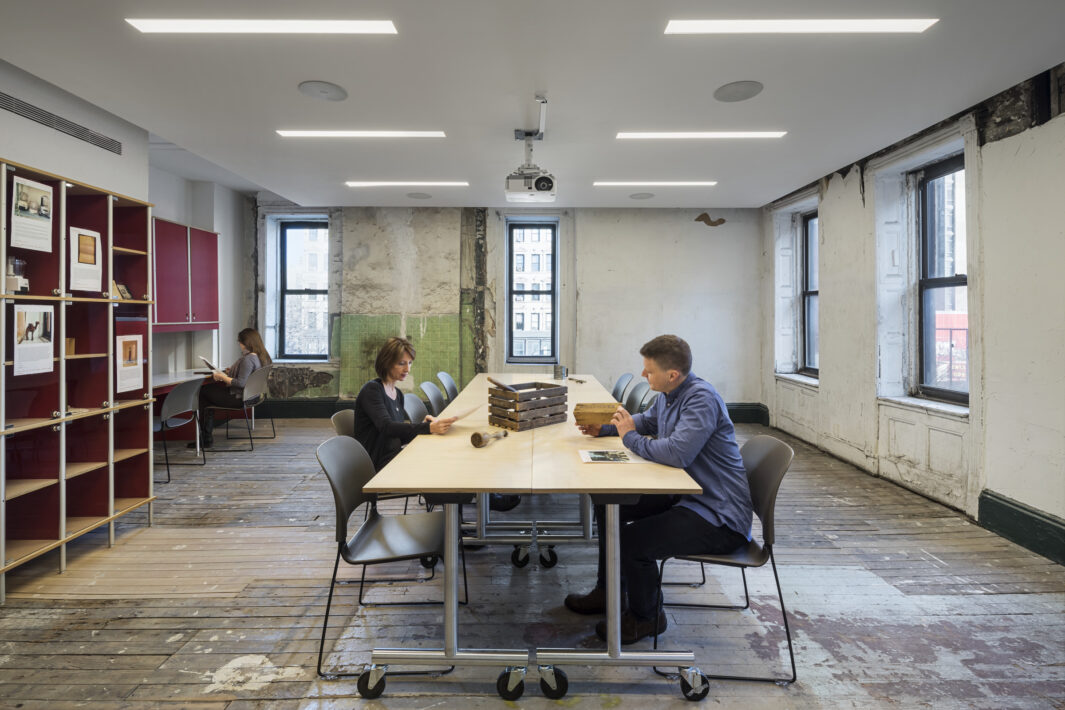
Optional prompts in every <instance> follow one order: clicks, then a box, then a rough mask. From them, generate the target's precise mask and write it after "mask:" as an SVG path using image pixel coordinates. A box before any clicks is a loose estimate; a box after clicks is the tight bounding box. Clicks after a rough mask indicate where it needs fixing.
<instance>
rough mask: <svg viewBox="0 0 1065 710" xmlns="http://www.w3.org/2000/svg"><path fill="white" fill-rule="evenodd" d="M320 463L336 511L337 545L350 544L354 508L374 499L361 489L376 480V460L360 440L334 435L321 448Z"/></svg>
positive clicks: (318, 453)
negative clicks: (374, 462) (348, 542)
mask: <svg viewBox="0 0 1065 710" xmlns="http://www.w3.org/2000/svg"><path fill="white" fill-rule="evenodd" d="M317 456H318V463H319V464H321V465H322V470H323V471H325V475H326V478H328V479H329V486H330V488H332V489H333V502H334V503H336V509H337V536H336V539H337V542H347V539H348V518H350V517H351V514H352V513H354V512H355V509H356V508H358V507H359V506H360V505H362V504H363V503H365V502H366V501H367V500H371V499H372V496H369V495H367V494H365V493H363V492H362V487H363V486H365V485H366V483H367V482H368V481H369V480H370V479H371V478H373V477H374V474H375V473H376V471H375V470H374V467H373V461H371V460H370V455H369V454H368V453H366V449H364V448H363V447H362V444H360V443H359V442H358V440H356V439H354V438H352V437H350V436H334V437H333V438H332V439H329V440H328V441H326V442H325V443H324V444H322V445H321V446H319V447H318V451H317Z"/></svg>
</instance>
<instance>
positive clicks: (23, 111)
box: [0, 91, 122, 155]
mask: <svg viewBox="0 0 1065 710" xmlns="http://www.w3.org/2000/svg"><path fill="white" fill-rule="evenodd" d="M0 108H2V109H4V110H6V111H10V112H11V113H14V114H18V115H19V116H22V117H23V118H28V119H29V120H31V121H36V122H37V123H39V124H41V125H42V126H48V127H49V128H54V129H55V130H57V131H59V132H60V133H66V134H67V135H68V136H72V137H74V138H77V139H78V140H82V141H85V142H86V143H92V144H93V145H94V146H96V147H97V148H103V149H104V150H108V151H111V152H112V153H114V154H116V155H122V143H120V142H119V141H116V140H115V139H114V138H109V137H107V136H105V135H103V134H102V133H97V132H96V131H94V130H92V129H91V128H86V127H85V126H82V125H80V124H78V123H74V122H73V121H70V120H68V119H65V118H63V117H62V116H58V115H56V114H54V113H52V112H51V111H45V110H44V109H43V108H38V107H37V106H34V105H33V104H28V103H26V102H25V101H23V100H22V99H16V98H15V97H14V96H11V95H9V94H5V93H4V92H2V91H0Z"/></svg>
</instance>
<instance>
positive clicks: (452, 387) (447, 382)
mask: <svg viewBox="0 0 1065 710" xmlns="http://www.w3.org/2000/svg"><path fill="white" fill-rule="evenodd" d="M436 379H438V380H440V384H442V385H443V386H444V394H446V395H447V401H448V403H451V402H454V401H455V397H458V396H459V388H458V385H456V384H455V379H454V378H453V377H452V376H451V375H449V374H447V373H446V372H438V373H436Z"/></svg>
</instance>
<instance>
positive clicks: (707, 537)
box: [595, 495, 747, 619]
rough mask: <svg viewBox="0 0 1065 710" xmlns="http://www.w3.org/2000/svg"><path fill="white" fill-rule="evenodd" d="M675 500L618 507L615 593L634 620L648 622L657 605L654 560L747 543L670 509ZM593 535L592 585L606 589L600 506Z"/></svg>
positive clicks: (649, 499) (653, 498)
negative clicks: (623, 596) (595, 567)
mask: <svg viewBox="0 0 1065 710" xmlns="http://www.w3.org/2000/svg"><path fill="white" fill-rule="evenodd" d="M679 499H680V497H679V496H660V495H646V496H640V500H639V501H637V502H636V503H634V504H632V505H620V506H618V517H619V524H620V528H621V537H620V541H621V589H622V592H626V591H627V592H628V595H629V610H630V611H631V612H632V614H633V615H634V616H636V617H637V618H639V619H654V618H655V617H656V616H657V615H658V611H659V609H660V608H661V604H662V593H661V588H660V587H659V584H658V562H657V561H658V560H661V559H665V558H666V557H674V556H677V555H700V554H704V555H719V554H727V553H729V552H732V551H733V550H735V549H737V548H738V547H739V546H740V545H744V544H746V542H747V537H746V536H745V535H740V534H739V533H737V532H735V531H734V530H730V529H729V528H727V527H725V526H720V527H717V526H715V525H712V524H711V523H709V522H708V521H707V520H705V519H704V518H702V517H701V516H700V515H699V514H698V513H696V512H695V511H694V510H689V509H688V508H683V507H680V506H677V505H676V502H677V501H678V500H679ZM595 520H596V524H597V527H598V530H599V572H598V580H597V584H598V586H599V587H601V588H603V589H606V536H605V535H604V534H603V526H604V525H605V524H606V506H602V505H597V506H595Z"/></svg>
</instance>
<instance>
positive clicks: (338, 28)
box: [126, 17, 396, 35]
mask: <svg viewBox="0 0 1065 710" xmlns="http://www.w3.org/2000/svg"><path fill="white" fill-rule="evenodd" d="M126 22H128V23H129V24H131V25H133V26H134V27H136V28H137V29H138V30H140V31H141V32H145V33H160V32H167V33H180V34H334V35H335V34H342V35H352V34H358V35H394V34H396V26H395V25H394V24H392V20H250V19H248V20H208V19H155V18H143V17H134V18H130V17H127V18H126Z"/></svg>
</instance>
